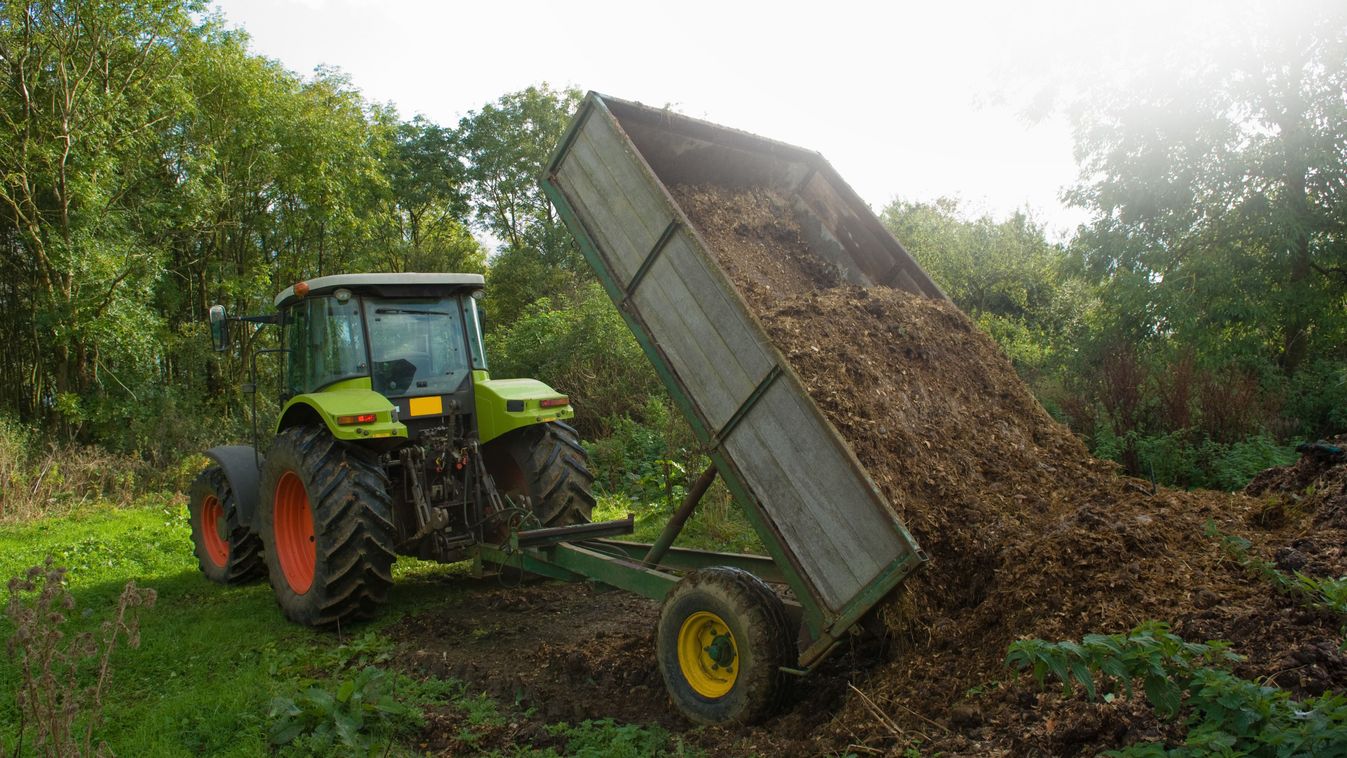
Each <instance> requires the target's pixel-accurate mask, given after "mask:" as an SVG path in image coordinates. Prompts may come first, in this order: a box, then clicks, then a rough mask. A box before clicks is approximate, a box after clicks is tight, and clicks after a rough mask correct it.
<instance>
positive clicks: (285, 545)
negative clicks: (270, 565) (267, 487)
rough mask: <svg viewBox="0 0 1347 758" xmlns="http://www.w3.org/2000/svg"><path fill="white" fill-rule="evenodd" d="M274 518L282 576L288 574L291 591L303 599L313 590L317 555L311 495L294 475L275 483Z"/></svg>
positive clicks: (287, 581) (277, 555) (289, 472)
mask: <svg viewBox="0 0 1347 758" xmlns="http://www.w3.org/2000/svg"><path fill="white" fill-rule="evenodd" d="M272 516H273V518H272V528H273V529H274V531H275V535H276V557H277V558H279V559H280V562H281V573H283V574H285V581H286V583H287V584H289V585H290V589H291V590H293V591H294V593H295V594H297V595H303V594H304V593H305V592H308V591H309V588H310V587H312V586H313V570H314V566H315V565H316V564H317V562H318V552H317V550H316V549H315V548H314V544H313V509H312V508H310V507H309V493H308V492H307V491H305V489H304V482H302V481H300V479H299V476H298V475H297V474H295V472H293V471H287V472H285V474H284V475H283V476H281V480H280V481H279V482H277V483H276V501H275V508H274V510H273V514H272Z"/></svg>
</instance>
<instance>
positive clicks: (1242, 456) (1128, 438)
mask: <svg viewBox="0 0 1347 758" xmlns="http://www.w3.org/2000/svg"><path fill="white" fill-rule="evenodd" d="M1093 442H1094V444H1093V448H1094V450H1093V452H1094V454H1095V455H1097V456H1099V457H1100V458H1106V459H1109V460H1113V461H1117V462H1119V463H1123V462H1124V461H1126V460H1127V451H1128V450H1131V451H1132V453H1133V455H1134V456H1135V460H1136V462H1137V463H1136V465H1137V466H1138V471H1136V472H1134V473H1136V474H1139V475H1140V476H1143V477H1145V478H1148V479H1152V480H1154V481H1155V482H1156V483H1157V484H1162V485H1165V486H1169V487H1187V488H1200V489H1211V490H1221V491H1225V492H1234V491H1237V490H1240V489H1243V488H1244V485H1246V484H1248V483H1249V481H1250V480H1251V479H1253V477H1254V476H1255V475H1257V474H1258V472H1260V471H1263V470H1264V469H1268V468H1272V467H1273V466H1285V465H1287V464H1289V463H1291V462H1293V461H1295V459H1296V452H1295V446H1294V445H1282V444H1280V443H1278V442H1277V441H1276V440H1275V439H1273V438H1272V437H1271V436H1270V435H1268V434H1266V433H1263V434H1257V435H1254V436H1252V437H1249V438H1247V439H1244V440H1240V441H1238V442H1231V443H1224V442H1217V441H1216V440H1213V439H1211V438H1209V437H1206V436H1205V435H1202V434H1200V433H1198V432H1195V431H1192V430H1182V431H1178V432H1170V433H1167V434H1153V435H1141V434H1137V433H1135V432H1131V433H1128V434H1125V435H1122V436H1119V435H1117V434H1114V433H1113V430H1112V428H1111V427H1109V426H1108V425H1107V424H1102V425H1100V428H1099V429H1098V430H1097V431H1096V433H1095V437H1094V440H1093Z"/></svg>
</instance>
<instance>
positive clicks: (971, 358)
mask: <svg viewBox="0 0 1347 758" xmlns="http://www.w3.org/2000/svg"><path fill="white" fill-rule="evenodd" d="M673 191H674V194H675V196H676V198H677V199H678V201H679V203H680V204H681V205H682V207H683V209H684V210H685V211H686V212H687V213H688V215H689V216H690V217H691V219H692V221H693V223H694V225H695V226H696V227H697V229H698V231H699V232H700V233H701V234H702V236H703V238H704V239H705V240H706V242H707V243H708V245H709V246H710V247H711V249H712V251H713V253H714V255H715V256H716V257H717V258H718V259H719V262H720V263H721V265H722V266H723V267H724V269H725V270H726V272H727V273H728V274H729V276H730V278H731V280H732V281H733V282H734V284H735V286H736V287H737V288H738V289H739V290H740V292H741V293H742V294H743V295H744V297H745V299H746V300H747V302H748V303H749V306H750V308H751V310H752V311H753V312H754V314H755V315H756V317H757V318H758V320H759V322H760V323H761V324H762V325H763V327H764V328H765V330H766V331H767V333H768V335H770V337H771V339H772V341H773V343H774V344H775V345H776V347H777V348H778V349H779V350H780V351H781V352H782V354H784V355H785V356H786V358H787V360H788V361H789V362H790V364H791V366H792V367H793V368H794V369H795V371H796V372H797V373H798V374H799V375H800V377H801V379H802V380H803V382H804V384H805V386H806V387H807V388H808V390H809V393H810V395H811V396H812V397H813V399H814V401H815V402H816V403H817V404H818V406H819V407H820V408H821V409H822V411H823V412H824V414H825V415H826V416H827V417H828V419H829V420H830V421H831V422H832V424H833V425H834V426H835V427H836V428H837V429H838V431H839V432H840V433H841V434H842V436H843V437H844V438H845V439H846V440H847V441H848V442H849V443H850V445H851V447H852V448H853V449H854V450H855V452H856V455H857V456H858V457H859V458H860V460H861V462H862V463H863V464H864V465H865V466H866V467H867V469H868V470H869V472H870V474H871V476H872V477H874V479H875V481H876V482H877V483H878V484H879V486H880V487H881V488H882V489H883V491H884V494H885V496H886V497H887V498H888V500H889V502H890V503H891V504H892V506H893V508H894V510H895V512H896V514H897V515H898V517H899V518H900V519H902V521H903V523H905V524H906V525H907V527H908V528H909V529H910V530H911V531H912V533H913V534H914V536H915V537H916V538H917V540H918V541H919V542H920V544H921V545H922V547H923V548H924V549H925V550H926V552H927V553H928V554H929V555H930V556H931V560H930V562H929V564H928V565H927V566H926V567H925V569H924V570H922V571H920V572H919V573H917V574H916V575H914V576H913V577H912V578H910V579H909V580H908V581H907V582H906V584H905V585H904V588H903V589H902V590H901V591H900V592H898V593H896V596H895V597H893V598H891V599H890V600H889V601H887V604H886V606H884V607H882V608H881V609H880V615H881V618H882V619H883V620H884V622H885V623H886V624H887V626H888V627H889V629H890V630H891V631H892V632H893V638H894V640H895V644H894V645H893V646H892V649H891V650H890V652H889V654H888V655H887V660H886V662H885V663H883V664H881V665H879V666H878V667H875V668H873V669H871V670H870V672H869V674H868V675H867V676H866V677H865V678H864V679H862V680H859V681H856V682H854V683H855V685H856V686H857V687H858V688H860V689H861V690H862V691H863V692H865V693H866V695H867V696H868V697H869V698H870V699H872V700H873V701H874V702H875V703H877V704H878V705H879V706H880V707H881V708H882V709H883V710H884V711H885V713H886V714H887V715H888V716H889V717H890V718H891V719H893V721H895V722H896V723H897V725H898V726H899V727H900V728H901V729H902V730H903V732H904V733H905V734H906V735H907V738H911V737H916V736H920V738H921V739H922V740H923V743H924V744H923V746H922V749H923V750H924V751H925V750H931V751H944V752H945V754H946V755H995V754H1001V755H1020V754H1024V753H1026V752H1030V751H1038V752H1041V753H1047V754H1050V755H1076V754H1082V755H1093V754H1094V753H1096V752H1097V751H1098V750H1100V749H1106V748H1109V747H1115V746H1117V745H1120V744H1124V743H1129V742H1134V741H1137V740H1149V739H1162V738H1164V737H1165V736H1166V735H1171V736H1172V734H1173V730H1174V729H1175V728H1177V727H1175V726H1174V725H1172V724H1167V723H1161V722H1157V721H1155V720H1154V719H1153V718H1152V717H1150V716H1149V715H1147V709H1146V708H1144V707H1143V706H1141V705H1139V704H1137V703H1128V702H1124V701H1121V700H1120V701H1117V702H1115V703H1112V704H1104V703H1089V702H1086V701H1085V700H1084V699H1083V698H1081V697H1073V698H1064V697H1062V696H1061V695H1060V688H1054V687H1049V688H1048V690H1047V691H1046V692H1040V691H1039V690H1038V689H1037V688H1036V687H1033V686H1032V684H1031V683H1030V682H1029V681H1028V680H1027V678H1025V677H1016V676H1014V675H1012V672H1010V670H1009V669H1007V668H1006V667H1005V666H1004V664H1003V663H1002V661H1003V659H1004V656H1005V653H1006V647H1007V646H1008V645H1009V644H1010V643H1011V642H1012V641H1014V640H1015V639H1018V638H1025V637H1036V638H1043V639H1049V640H1057V639H1065V638H1079V637H1080V636H1081V635H1083V634H1087V633H1092V632H1099V633H1113V632H1125V631H1128V630H1130V629H1131V628H1132V627H1133V626H1135V625H1136V624H1138V623H1140V622H1142V621H1145V620H1148V619H1158V620H1163V621H1168V622H1170V623H1171V624H1172V625H1173V627H1174V630H1175V631H1176V632H1177V633H1178V634H1180V635H1183V636H1184V637H1186V638H1188V639H1191V640H1207V639H1227V640H1230V641H1231V642H1233V643H1234V645H1235V649H1236V651H1237V652H1240V653H1242V654H1244V655H1247V656H1248V661H1247V662H1245V663H1243V664H1240V665H1239V666H1237V667H1236V671H1237V673H1239V674H1241V675H1243V676H1246V677H1251V678H1263V677H1267V676H1270V675H1274V674H1275V675H1276V680H1275V683H1276V684H1277V685H1279V686H1281V687H1284V688H1286V689H1288V690H1291V691H1292V692H1293V693H1295V694H1296V695H1298V696H1304V695H1312V694H1318V693H1321V692H1323V691H1324V690H1326V689H1329V688H1334V689H1338V688H1341V687H1342V686H1343V684H1344V683H1347V660H1345V659H1344V658H1343V656H1342V654H1341V653H1340V652H1339V651H1338V649H1337V641H1338V640H1339V638H1340V635H1339V627H1340V619H1337V618H1334V617H1333V616H1332V615H1331V614H1328V613H1326V612H1323V611H1316V610H1310V609H1307V608H1303V607H1301V606H1299V605H1297V604H1296V603H1295V602H1294V601H1293V600H1291V599H1288V598H1284V597H1281V596H1279V595H1277V594H1276V593H1275V592H1274V590H1273V589H1272V588H1271V587H1270V585H1268V584H1267V583H1266V582H1263V581H1260V580H1257V579H1254V578H1251V577H1250V576H1249V575H1248V574H1246V573H1245V572H1244V571H1243V570H1242V569H1241V568H1240V567H1239V566H1238V565H1237V564H1235V563H1234V562H1233V561H1231V560H1230V559H1229V557H1228V556H1227V555H1226V554H1225V553H1223V552H1222V550H1221V547H1220V544H1219V542H1218V541H1217V540H1215V539H1212V538H1210V537H1207V536H1204V526H1205V525H1206V524H1207V523H1208V522H1211V523H1214V524H1215V526H1216V527H1217V528H1218V529H1220V530H1221V531H1222V532H1225V533H1232V534H1239V535H1241V536H1244V537H1246V538H1248V539H1250V540H1251V541H1252V542H1253V544H1254V548H1253V550H1254V552H1255V553H1256V554H1258V555H1260V556H1262V557H1266V558H1269V559H1271V558H1272V557H1273V555H1274V554H1280V553H1278V552H1277V551H1278V549H1279V548H1281V549H1283V550H1282V552H1285V550H1284V549H1295V550H1298V551H1300V552H1301V553H1309V554H1311V556H1312V559H1313V561H1315V562H1317V563H1315V564H1313V565H1314V566H1315V567H1316V568H1317V569H1318V570H1319V571H1321V572H1323V573H1324V574H1331V575H1333V576H1337V575H1339V574H1342V573H1347V568H1345V567H1347V561H1344V558H1343V556H1342V548H1343V545H1344V542H1345V540H1347V532H1344V528H1347V518H1344V511H1343V510H1342V509H1339V510H1338V511H1336V512H1335V513H1333V514H1320V515H1316V514H1315V513H1314V512H1313V511H1314V509H1313V508H1306V507H1300V506H1299V505H1298V504H1297V503H1290V505H1288V504H1287V502H1288V501H1287V500H1286V498H1279V497H1268V496H1266V495H1265V496H1264V497H1263V498H1262V499H1255V498H1252V497H1245V496H1240V495H1229V494H1223V493H1211V492H1183V491H1176V490H1168V489H1164V488H1160V489H1158V490H1156V489H1154V488H1153V487H1152V486H1151V485H1150V483H1148V482H1142V481H1139V480H1136V479H1131V478H1128V477H1124V476H1121V475H1119V474H1118V473H1117V472H1116V470H1115V467H1114V466H1113V465H1112V464H1108V463H1104V462H1101V461H1097V460H1095V459H1093V458H1092V457H1091V456H1090V455H1089V452H1088V451H1087V450H1086V448H1085V446H1084V445H1083V444H1082V443H1081V442H1080V440H1078V439H1077V438H1076V437H1075V436H1074V435H1073V434H1072V433H1071V432H1070V431H1069V430H1067V429H1066V428H1065V427H1063V426H1061V425H1060V424H1058V423H1056V422H1055V421H1054V420H1053V419H1052V418H1051V417H1050V416H1049V415H1048V414H1047V413H1046V412H1045V411H1044V410H1043V408H1042V406H1041V405H1039V403H1038V402H1037V400H1036V399H1035V398H1034V397H1033V395H1032V394H1031V393H1030V392H1029V390H1028V388H1027V387H1026V386H1025V385H1024V384H1023V383H1022V382H1021V381H1020V379H1019V378H1018V376H1017V375H1016V373H1015V370H1014V368H1013V367H1012V366H1011V364H1010V362H1009V361H1008V360H1007V358H1006V357H1005V356H1004V354H1003V353H1002V352H1001V350H1000V349H999V348H998V347H997V345H996V344H995V343H994V342H993V341H992V340H991V339H990V338H989V337H988V336H987V335H985V334H984V333H983V332H982V331H981V330H979V329H978V328H977V327H976V326H975V325H974V324H973V323H972V322H971V321H970V320H969V319H968V318H967V317H966V316H965V315H964V314H963V313H962V312H961V311H959V310H958V308H956V307H955V306H953V305H951V304H949V303H946V302H940V301H934V300H930V299H927V298H923V297H919V296H915V295H910V294H908V293H906V292H902V291H898V290H893V289H889V288H884V287H872V288H860V287H856V286H853V285H850V284H846V283H843V282H842V280H841V278H840V276H839V274H838V272H837V271H836V270H834V269H832V268H831V267H830V266H829V265H828V264H826V263H824V262H823V261H821V260H820V259H818V258H816V257H815V256H813V255H812V254H811V253H810V251H809V248H808V246H807V244H806V243H805V242H804V241H803V239H802V238H801V236H800V231H799V226H798V224H797V223H796V222H795V220H794V212H793V210H792V209H791V204H790V203H789V202H788V201H787V200H786V199H785V198H783V197H781V196H779V195H777V194H774V193H772V192H769V191H765V190H756V189H753V190H745V191H731V190H727V189H724V188H720V187H715V186H709V185H699V186H678V187H675V188H674V189H673ZM1340 468H1342V469H1343V470H1347V466H1344V467H1340ZM1292 478H1294V477H1292ZM1297 481H1298V480H1297ZM1269 486H1271V485H1269ZM1293 543H1295V544H1297V545H1299V547H1295V548H1291V546H1292V545H1293ZM803 686H805V687H808V683H807V682H806V683H805V684H804V685H803ZM769 728H770V725H769ZM818 740H819V743H818V744H819V746H820V750H824V749H827V748H828V747H829V746H831V747H832V749H835V748H836V746H837V745H838V744H848V743H854V744H857V745H862V746H865V747H867V748H877V749H879V750H892V749H895V748H901V747H902V746H903V745H904V744H905V741H904V738H901V737H899V736H897V735H895V734H894V733H893V731H892V730H891V729H889V728H887V727H885V726H884V725H882V724H881V723H879V721H878V720H877V719H875V718H874V717H873V716H872V715H871V714H870V713H869V711H867V709H866V707H865V706H864V704H863V703H862V702H860V699H859V698H855V697H852V698H849V699H848V700H847V701H846V702H845V703H842V704H840V705H839V706H838V709H837V713H836V715H835V717H834V718H833V719H832V720H831V722H830V723H828V724H827V725H826V726H824V727H823V728H822V729H820V730H819V733H818Z"/></svg>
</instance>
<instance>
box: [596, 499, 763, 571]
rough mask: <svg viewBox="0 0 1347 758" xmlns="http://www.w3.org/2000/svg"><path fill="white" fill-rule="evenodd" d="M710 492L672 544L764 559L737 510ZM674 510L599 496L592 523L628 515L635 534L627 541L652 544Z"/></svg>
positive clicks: (745, 520)
mask: <svg viewBox="0 0 1347 758" xmlns="http://www.w3.org/2000/svg"><path fill="white" fill-rule="evenodd" d="M716 494H717V493H716V492H715V491H714V490H713V491H712V492H711V493H708V495H707V497H706V498H704V499H703V500H702V502H701V503H700V504H699V505H698V506H697V509H696V510H695V511H693V513H692V518H690V519H688V521H687V524H686V525H685V526H684V527H683V531H682V533H681V534H679V535H678V539H677V541H675V543H674V544H676V545H678V546H680V547H690V548H698V549H701V550H716V551H721V552H731V553H754V554H756V555H766V554H767V551H766V548H764V547H763V546H762V540H760V539H758V535H757V533H756V532H754V531H753V527H752V526H751V525H750V524H749V523H748V519H747V518H745V517H744V514H743V512H742V511H741V510H740V509H739V506H738V505H736V504H735V502H734V501H733V500H732V499H731V498H730V497H729V496H728V493H726V494H725V495H724V496H722V497H715V496H714V495H716ZM676 508H677V505H674V506H673V507H672V508H670V507H669V506H668V505H667V504H665V503H642V502H639V501H637V500H633V499H631V498H628V497H625V496H622V495H609V494H605V495H600V496H599V499H598V504H597V505H596V506H595V508H594V520H595V521H607V520H610V519H619V518H624V517H625V516H626V515H627V514H628V513H631V514H633V515H635V517H636V531H635V533H634V534H633V535H632V536H631V537H625V538H623V539H632V540H636V541H639V542H654V541H655V539H656V538H658V537H659V534H660V532H661V531H663V530H664V525H665V524H666V523H668V521H669V517H670V516H671V515H672V514H673V511H674V510H675V509H676Z"/></svg>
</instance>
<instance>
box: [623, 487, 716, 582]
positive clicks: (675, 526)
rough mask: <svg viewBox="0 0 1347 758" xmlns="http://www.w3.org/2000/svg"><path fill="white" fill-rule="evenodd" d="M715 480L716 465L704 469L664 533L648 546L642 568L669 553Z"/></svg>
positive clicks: (649, 566) (656, 562)
mask: <svg viewBox="0 0 1347 758" xmlns="http://www.w3.org/2000/svg"><path fill="white" fill-rule="evenodd" d="M715 480H716V464H714V463H712V464H711V465H710V466H707V467H706V471H703V472H702V475H701V476H699V477H697V481H696V482H695V483H694V484H693V485H692V489H690V490H688V495H687V497H685V498H683V504H682V505H680V506H678V510H677V511H674V515H673V518H670V519H669V523H668V524H665V526H664V531H662V532H660V535H659V539H657V540H655V544H653V545H651V546H650V552H648V553H646V554H645V558H644V559H643V560H642V561H641V566H642V567H643V568H651V567H653V566H655V565H657V564H658V563H659V562H660V560H661V559H662V558H664V554H665V553H667V552H669V548H670V547H673V543H674V540H675V539H677V538H678V534H679V532H682V531H683V525H684V524H686V523H687V522H688V519H689V518H690V517H691V516H692V512H693V511H694V510H696V509H697V503H700V502H701V501H702V496H703V495H705V494H706V491H707V490H708V489H710V488H711V482H714V481H715Z"/></svg>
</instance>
